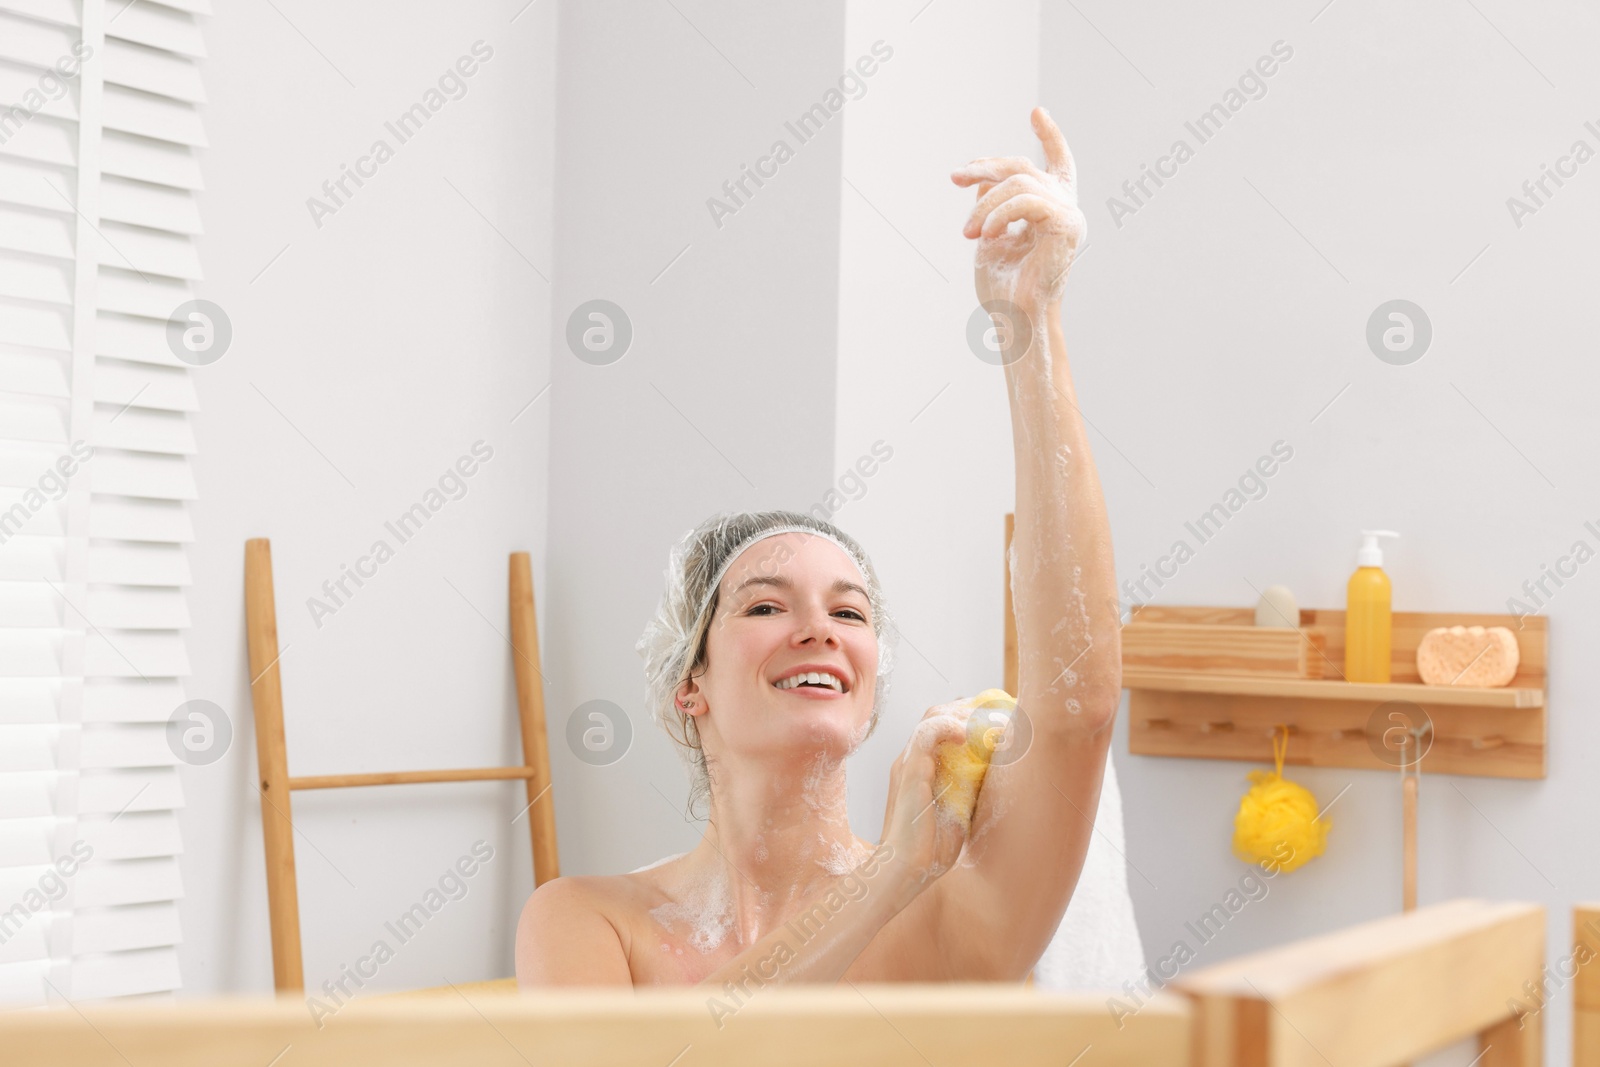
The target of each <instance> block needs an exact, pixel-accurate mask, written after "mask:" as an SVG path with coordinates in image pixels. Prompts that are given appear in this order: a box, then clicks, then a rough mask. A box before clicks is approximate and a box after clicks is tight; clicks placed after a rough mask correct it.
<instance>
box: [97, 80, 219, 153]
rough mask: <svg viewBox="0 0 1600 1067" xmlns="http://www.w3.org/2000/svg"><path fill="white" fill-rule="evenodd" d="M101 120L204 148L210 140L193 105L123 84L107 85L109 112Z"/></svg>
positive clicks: (121, 128) (123, 129) (107, 124)
mask: <svg viewBox="0 0 1600 1067" xmlns="http://www.w3.org/2000/svg"><path fill="white" fill-rule="evenodd" d="M67 117H69V118H75V117H76V112H75V111H70V112H69V114H68V116H67ZM101 121H102V122H104V124H105V127H106V129H108V130H117V131H119V132H121V133H132V134H138V135H139V136H141V137H151V138H155V139H156V140H161V141H171V142H173V143H175V144H180V145H187V146H189V147H191V148H202V147H204V146H205V143H206V133H205V127H204V125H203V124H202V123H201V121H200V115H199V113H198V112H197V111H195V109H194V108H193V107H190V106H189V105H188V104H185V103H183V102H182V101H180V100H173V99H172V98H171V97H166V96H157V95H155V94H154V93H145V92H140V91H139V90H138V89H129V88H126V87H124V86H121V85H108V86H106V97H105V114H104V116H103V117H102V120H101Z"/></svg>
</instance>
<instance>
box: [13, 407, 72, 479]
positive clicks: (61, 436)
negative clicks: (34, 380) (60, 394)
mask: <svg viewBox="0 0 1600 1067" xmlns="http://www.w3.org/2000/svg"><path fill="white" fill-rule="evenodd" d="M66 438H67V424H66V421H65V419H63V417H62V410H61V406H60V405H59V404H51V403H48V402H41V401H36V400H28V399H24V398H20V397H12V396H8V395H7V394H4V393H0V443H4V442H8V441H40V442H46V443H50V444H57V443H60V442H63V441H65V440H66ZM30 484H31V483H30Z"/></svg>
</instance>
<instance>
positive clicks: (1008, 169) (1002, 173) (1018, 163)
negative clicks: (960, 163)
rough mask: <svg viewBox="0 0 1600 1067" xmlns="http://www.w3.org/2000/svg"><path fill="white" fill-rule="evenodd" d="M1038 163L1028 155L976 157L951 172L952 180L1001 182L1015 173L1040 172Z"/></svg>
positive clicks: (973, 182) (960, 181) (974, 182)
mask: <svg viewBox="0 0 1600 1067" xmlns="http://www.w3.org/2000/svg"><path fill="white" fill-rule="evenodd" d="M1039 173H1041V172H1040V170H1039V167H1038V165H1037V164H1035V163H1034V161H1033V160H1031V159H1029V158H1028V157H1027V156H991V157H990V158H988V159H974V160H973V161H972V162H971V163H968V164H967V165H966V166H964V167H958V168H957V169H956V170H953V171H951V172H950V180H951V181H953V182H955V183H956V184H957V185H963V186H965V185H976V184H977V183H978V182H1001V181H1005V180H1006V179H1007V178H1009V177H1011V176H1012V175H1013V174H1035V175H1036V174H1039Z"/></svg>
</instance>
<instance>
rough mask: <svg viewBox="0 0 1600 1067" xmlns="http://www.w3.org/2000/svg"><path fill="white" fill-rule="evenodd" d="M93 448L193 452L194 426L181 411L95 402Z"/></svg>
mask: <svg viewBox="0 0 1600 1067" xmlns="http://www.w3.org/2000/svg"><path fill="white" fill-rule="evenodd" d="M94 416H95V417H94V435H93V436H92V437H90V438H89V443H90V444H91V445H93V446H94V447H95V448H97V449H99V448H124V449H133V450H137V451H141V452H161V453H166V454H170V455H181V456H188V455H193V454H194V450H195V447H194V430H193V429H192V428H191V426H190V425H189V416H188V415H186V414H184V413H183V412H181V411H155V410H152V409H151V408H141V407H133V406H128V405H124V406H122V407H120V408H117V407H112V406H111V405H110V404H99V405H96V407H95V413H94Z"/></svg>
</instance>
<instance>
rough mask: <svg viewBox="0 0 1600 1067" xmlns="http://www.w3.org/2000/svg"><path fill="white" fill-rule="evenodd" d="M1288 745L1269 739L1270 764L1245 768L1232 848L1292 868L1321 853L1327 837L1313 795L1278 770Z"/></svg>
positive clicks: (1262, 861) (1248, 858)
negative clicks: (1246, 773)
mask: <svg viewBox="0 0 1600 1067" xmlns="http://www.w3.org/2000/svg"><path fill="white" fill-rule="evenodd" d="M1288 747H1289V732H1288V730H1287V729H1285V730H1284V736H1283V747H1282V748H1279V747H1278V741H1277V738H1276V737H1274V738H1273V741H1272V749H1273V757H1274V761H1275V763H1276V765H1277V769H1276V770H1271V771H1251V772H1250V782H1251V786H1250V791H1249V792H1247V793H1246V794H1245V795H1244V796H1243V797H1242V798H1240V800H1239V814H1238V815H1236V816H1235V817H1234V820H1233V854H1234V855H1235V856H1238V857H1239V858H1240V859H1242V860H1246V861H1249V862H1251V863H1259V864H1263V865H1268V864H1270V865H1272V866H1274V867H1276V868H1277V869H1278V870H1281V871H1293V870H1297V869H1299V868H1300V867H1303V866H1305V865H1306V864H1307V863H1309V862H1310V861H1311V860H1313V859H1316V858H1317V857H1318V856H1320V855H1322V852H1323V850H1324V849H1325V848H1326V847H1327V843H1328V821H1327V820H1326V819H1319V818H1317V798H1316V797H1314V796H1312V795H1311V791H1310V790H1309V789H1307V788H1306V787H1305V786H1303V785H1300V784H1299V783H1297V782H1291V781H1289V780H1288V779H1287V778H1285V777H1284V776H1283V754H1284V752H1286V751H1287V750H1288Z"/></svg>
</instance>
